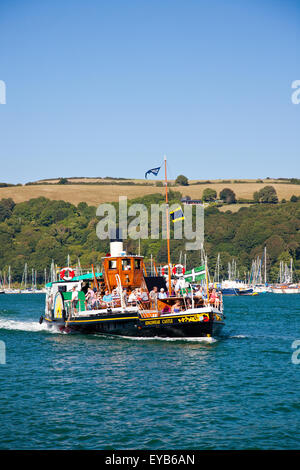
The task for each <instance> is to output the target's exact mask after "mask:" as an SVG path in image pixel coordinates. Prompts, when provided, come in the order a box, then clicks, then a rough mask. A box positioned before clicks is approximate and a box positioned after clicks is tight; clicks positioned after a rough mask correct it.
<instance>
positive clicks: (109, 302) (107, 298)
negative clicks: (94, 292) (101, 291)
mask: <svg viewBox="0 0 300 470" xmlns="http://www.w3.org/2000/svg"><path fill="white" fill-rule="evenodd" d="M102 301H103V302H105V304H106V306H107V307H111V306H112V301H113V298H112V295H111V294H110V293H109V291H108V290H106V291H105V295H104V296H103V298H102Z"/></svg>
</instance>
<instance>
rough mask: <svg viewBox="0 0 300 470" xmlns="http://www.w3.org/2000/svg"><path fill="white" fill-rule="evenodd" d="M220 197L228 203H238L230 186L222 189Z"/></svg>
mask: <svg viewBox="0 0 300 470" xmlns="http://www.w3.org/2000/svg"><path fill="white" fill-rule="evenodd" d="M220 199H222V201H224V202H226V203H227V204H235V203H236V197H235V193H234V191H232V189H230V188H224V189H222V191H220Z"/></svg>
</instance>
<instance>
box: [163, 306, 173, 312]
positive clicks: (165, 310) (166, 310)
mask: <svg viewBox="0 0 300 470" xmlns="http://www.w3.org/2000/svg"><path fill="white" fill-rule="evenodd" d="M170 312H171V309H170V307H169V305H165V306H164V308H163V309H162V311H161V313H170Z"/></svg>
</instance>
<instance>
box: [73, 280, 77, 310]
mask: <svg viewBox="0 0 300 470" xmlns="http://www.w3.org/2000/svg"><path fill="white" fill-rule="evenodd" d="M77 303H78V291H77V290H76V287H75V286H74V287H73V289H72V308H73V311H74V313H77Z"/></svg>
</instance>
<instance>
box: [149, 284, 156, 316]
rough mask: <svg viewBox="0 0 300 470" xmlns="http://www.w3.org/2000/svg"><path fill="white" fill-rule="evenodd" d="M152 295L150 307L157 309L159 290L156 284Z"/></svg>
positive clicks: (150, 295)
mask: <svg viewBox="0 0 300 470" xmlns="http://www.w3.org/2000/svg"><path fill="white" fill-rule="evenodd" d="M149 297H150V308H151V309H155V310H157V297H158V292H157V287H156V286H154V287H153V289H152V291H151V292H150V294H149Z"/></svg>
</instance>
